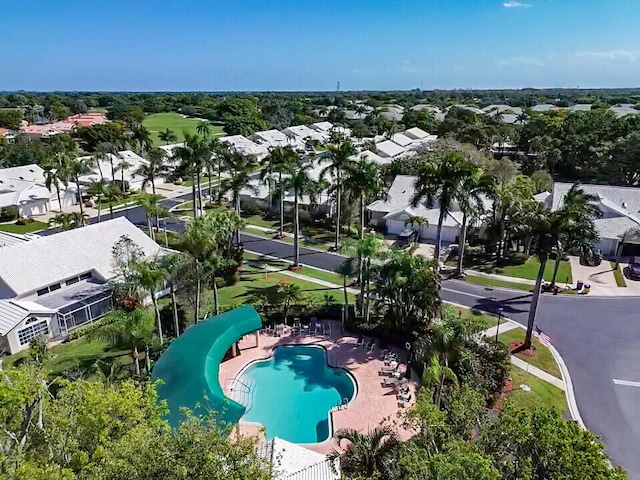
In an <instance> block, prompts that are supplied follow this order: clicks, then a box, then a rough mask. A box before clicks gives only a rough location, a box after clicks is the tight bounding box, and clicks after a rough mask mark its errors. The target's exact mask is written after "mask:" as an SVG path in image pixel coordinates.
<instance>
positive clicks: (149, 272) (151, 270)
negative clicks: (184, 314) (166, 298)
mask: <svg viewBox="0 0 640 480" xmlns="http://www.w3.org/2000/svg"><path fill="white" fill-rule="evenodd" d="M135 268H136V279H137V282H138V285H139V286H140V288H141V289H143V290H144V291H145V292H146V293H148V294H149V296H150V297H151V302H152V303H153V310H154V311H155V314H156V326H157V328H158V338H159V340H160V344H161V345H162V343H163V336H162V318H161V317H160V308H159V307H158V299H157V298H156V294H157V293H158V290H160V289H161V288H162V284H163V283H164V279H165V272H164V270H163V269H162V268H161V267H160V265H159V264H158V262H157V260H156V259H155V258H146V259H144V260H142V261H140V262H138V264H137V265H136V266H135Z"/></svg>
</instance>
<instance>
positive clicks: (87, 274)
mask: <svg viewBox="0 0 640 480" xmlns="http://www.w3.org/2000/svg"><path fill="white" fill-rule="evenodd" d="M90 278H91V272H87V273H83V274H82V275H80V280H88V279H90Z"/></svg>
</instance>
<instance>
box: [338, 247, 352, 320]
mask: <svg viewBox="0 0 640 480" xmlns="http://www.w3.org/2000/svg"><path fill="white" fill-rule="evenodd" d="M336 273H337V274H339V275H340V276H341V277H342V292H343V294H344V317H343V318H342V331H344V322H346V321H347V320H348V319H349V318H348V317H349V294H348V293H347V282H348V281H349V280H351V279H352V278H353V275H354V274H355V268H354V265H353V259H351V258H348V259H346V260H345V261H344V262H342V263H341V264H340V265H339V266H338V268H336Z"/></svg>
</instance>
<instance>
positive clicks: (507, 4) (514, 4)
mask: <svg viewBox="0 0 640 480" xmlns="http://www.w3.org/2000/svg"><path fill="white" fill-rule="evenodd" d="M502 6H503V7H504V8H531V4H530V3H522V2H518V1H516V0H510V1H508V2H504V3H503V4H502Z"/></svg>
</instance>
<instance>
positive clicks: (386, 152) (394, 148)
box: [376, 140, 405, 157]
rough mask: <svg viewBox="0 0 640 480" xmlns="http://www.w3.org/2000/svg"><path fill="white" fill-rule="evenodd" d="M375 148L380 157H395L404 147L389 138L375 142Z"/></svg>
mask: <svg viewBox="0 0 640 480" xmlns="http://www.w3.org/2000/svg"><path fill="white" fill-rule="evenodd" d="M376 150H377V151H378V155H380V156H381V157H395V156H396V155H400V154H401V153H402V152H404V150H405V149H404V148H403V147H401V146H400V145H398V144H397V143H394V142H392V141H391V140H385V141H384V142H380V143H378V144H376Z"/></svg>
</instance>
